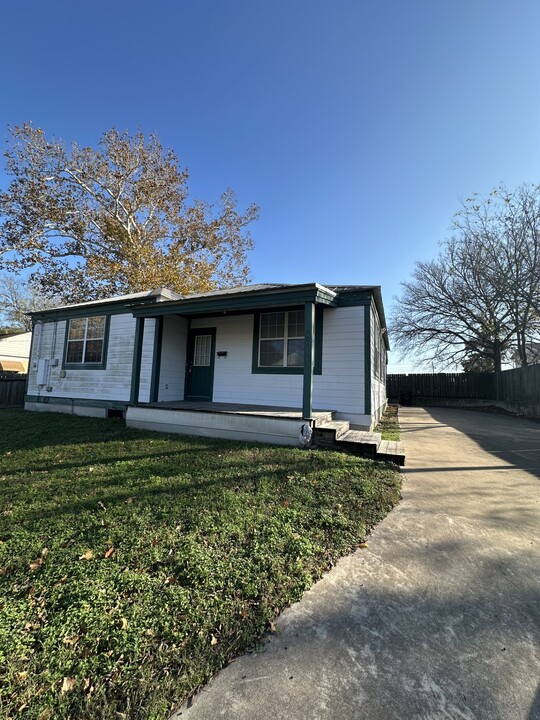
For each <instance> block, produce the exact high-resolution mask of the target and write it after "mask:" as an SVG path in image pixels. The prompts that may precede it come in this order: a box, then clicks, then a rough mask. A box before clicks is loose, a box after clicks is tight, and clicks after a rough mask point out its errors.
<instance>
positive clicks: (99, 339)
mask: <svg viewBox="0 0 540 720" xmlns="http://www.w3.org/2000/svg"><path fill="white" fill-rule="evenodd" d="M106 335H107V317H106V316H105V315H96V316H94V317H85V318H72V319H71V320H70V321H69V324H68V329H67V341H66V353H65V361H64V365H65V366H69V365H76V366H78V367H81V366H84V367H95V368H102V367H105V338H106Z"/></svg>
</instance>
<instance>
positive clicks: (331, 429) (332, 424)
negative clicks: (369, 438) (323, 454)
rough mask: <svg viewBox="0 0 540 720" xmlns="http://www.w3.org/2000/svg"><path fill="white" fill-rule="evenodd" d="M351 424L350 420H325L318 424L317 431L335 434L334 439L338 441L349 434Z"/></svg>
mask: <svg viewBox="0 0 540 720" xmlns="http://www.w3.org/2000/svg"><path fill="white" fill-rule="evenodd" d="M349 428H350V423H349V421H348V420H330V421H328V420H325V421H324V422H323V423H317V426H316V428H315V429H316V430H320V431H321V432H323V433H327V432H328V433H333V436H334V439H335V440H337V439H338V438H339V437H341V435H344V434H345V433H346V432H348V430H349Z"/></svg>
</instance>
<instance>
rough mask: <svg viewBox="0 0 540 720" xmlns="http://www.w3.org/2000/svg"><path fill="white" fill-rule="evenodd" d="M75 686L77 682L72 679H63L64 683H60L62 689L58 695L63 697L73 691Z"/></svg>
mask: <svg viewBox="0 0 540 720" xmlns="http://www.w3.org/2000/svg"><path fill="white" fill-rule="evenodd" d="M76 686H77V681H76V680H75V678H74V677H65V678H64V682H63V683H62V688H61V690H60V694H61V695H64V694H65V693H68V692H71V691H72V690H74V689H75V687H76Z"/></svg>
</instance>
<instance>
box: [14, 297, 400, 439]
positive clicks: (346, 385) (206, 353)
mask: <svg viewBox="0 0 540 720" xmlns="http://www.w3.org/2000/svg"><path fill="white" fill-rule="evenodd" d="M32 318H33V322H34V330H33V338H32V350H31V360H30V368H29V381H28V390H27V393H28V394H27V396H26V402H25V407H26V409H28V410H48V411H51V410H54V411H58V412H67V413H75V414H81V415H96V416H105V415H109V416H114V415H118V416H120V415H121V416H123V417H125V418H126V422H127V424H128V425H130V426H134V427H144V428H148V429H153V430H164V431H170V432H183V433H186V434H194V435H209V436H216V437H229V438H239V439H249V440H259V441H263V442H264V441H266V442H280V443H285V444H296V443H297V442H298V437H299V432H300V431H301V430H302V429H305V428H306V425H307V427H308V428H309V427H313V425H315V424H316V421H317V418H318V417H321V418H324V419H326V420H328V419H329V418H330V419H335V420H348V421H350V423H352V424H353V426H358V427H359V428H362V429H367V430H370V429H372V427H373V426H374V424H375V423H376V422H377V421H378V419H379V418H380V416H381V414H382V412H383V410H384V408H385V406H386V355H387V350H388V349H389V346H388V338H387V333H386V321H385V317H384V310H383V304H382V297H381V289H380V287H379V286H365V285H355V286H323V285H319V284H317V283H309V284H302V285H280V284H264V285H263V284H261V285H250V286H246V287H238V288H232V289H227V290H218V291H214V292H209V293H203V294H197V295H189V296H185V297H180V296H178V295H177V294H175V293H173V292H171V291H169V290H166V289H159V290H155V291H152V292H147V293H135V294H132V295H126V296H123V297H115V298H110V299H108V300H102V301H95V302H87V303H81V304H78V305H70V306H66V307H61V308H54V309H51V310H45V311H43V312H37V313H33V314H32Z"/></svg>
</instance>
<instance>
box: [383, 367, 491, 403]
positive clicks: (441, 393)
mask: <svg viewBox="0 0 540 720" xmlns="http://www.w3.org/2000/svg"><path fill="white" fill-rule="evenodd" d="M386 394H387V395H388V397H389V399H390V400H400V401H401V402H403V403H405V402H411V401H413V400H414V399H415V398H440V399H443V398H445V399H452V400H454V399H455V400H466V399H468V400H491V399H493V397H494V395H495V385H494V375H493V373H434V374H428V373H426V374H421V373H418V374H411V375H388V377H387V380H386Z"/></svg>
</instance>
